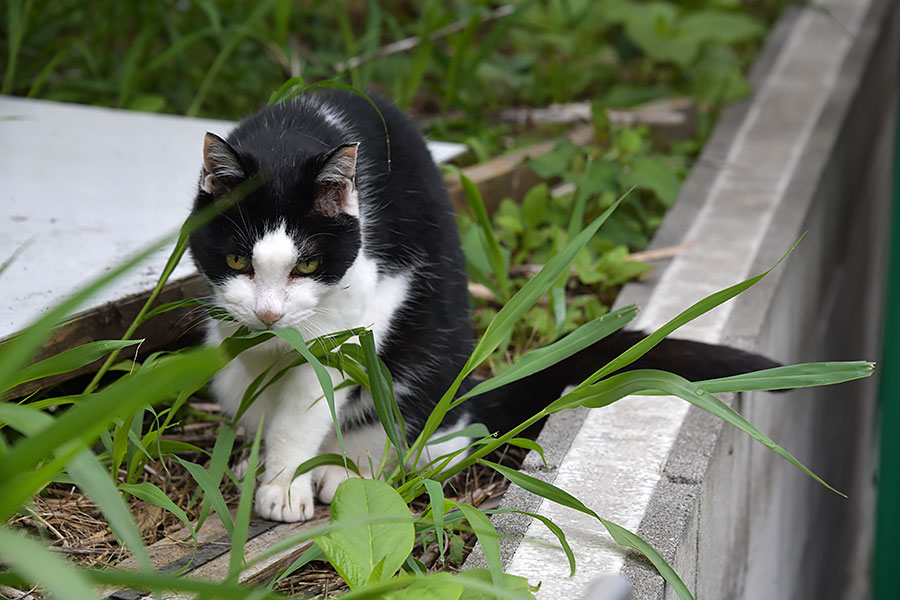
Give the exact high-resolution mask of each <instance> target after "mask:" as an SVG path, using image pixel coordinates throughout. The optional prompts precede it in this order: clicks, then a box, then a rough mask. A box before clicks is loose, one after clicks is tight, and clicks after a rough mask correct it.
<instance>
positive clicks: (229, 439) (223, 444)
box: [197, 426, 235, 529]
mask: <svg viewBox="0 0 900 600" xmlns="http://www.w3.org/2000/svg"><path fill="white" fill-rule="evenodd" d="M234 436H235V431H234V429H233V428H231V427H228V426H225V427H222V428H221V429H219V434H218V435H217V436H216V443H215V445H214V446H213V453H212V458H210V461H209V476H210V477H211V478H212V480H213V481H215V482H217V483H216V485H219V482H221V481H222V477H224V475H225V469H227V468H228V460H229V459H230V458H231V449H232V448H234ZM210 502H211V498H209V497H208V496H204V497H203V502H202V503H201V504H200V515H199V516H198V517H197V529H200V527H201V526H202V525H203V521H205V520H206V517H207V516H209V509H210V508H211V507H212V505H211V503H210Z"/></svg>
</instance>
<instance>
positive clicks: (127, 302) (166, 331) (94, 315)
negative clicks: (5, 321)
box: [5, 275, 207, 398]
mask: <svg viewBox="0 0 900 600" xmlns="http://www.w3.org/2000/svg"><path fill="white" fill-rule="evenodd" d="M205 286H206V284H205V283H204V282H203V281H202V279H201V278H200V276H199V275H192V276H189V277H185V278H182V279H179V280H177V281H172V282H169V284H168V285H166V287H165V288H164V289H163V291H162V292H161V293H160V295H159V297H158V304H163V303H166V302H176V301H178V300H185V299H187V298H195V297H202V296H204V295H206V293H207V292H206V287H205ZM149 296H150V292H149V291H146V292H141V293H137V294H132V295H131V296H128V297H126V298H123V299H121V300H115V301H112V302H106V303H104V304H101V305H99V306H95V307H93V308H91V309H89V310H87V311H84V312H82V313H80V314H78V315H77V316H75V317H74V318H72V319H71V320H69V321H67V322H66V323H64V324H63V325H61V326H60V327H59V328H58V329H57V330H56V331H55V332H54V333H53V335H52V336H51V337H50V339H49V340H47V342H46V343H45V344H44V346H43V348H42V349H41V351H40V352H39V353H38V355H37V356H36V357H35V361H37V360H41V359H42V358H46V357H48V356H52V355H54V354H57V353H59V352H62V351H63V350H68V349H69V348H74V347H75V346H79V345H81V344H85V343H87V342H91V341H94V340H103V339H119V338H120V337H121V336H122V334H123V333H125V330H126V329H127V328H128V326H129V325H130V324H131V322H132V321H133V320H134V318H135V316H137V314H138V311H140V309H141V307H142V306H143V305H144V302H146V300H147V298H148V297H149ZM196 310H198V308H197V307H193V308H183V309H178V310H173V311H170V312H167V313H163V314H160V315H156V316H155V317H153V318H152V319H150V320H149V321H147V322H146V323H144V324H143V325H141V326H140V327H138V329H137V331H136V332H135V335H134V339H143V340H144V342H143V343H142V344H141V345H140V347H139V356H146V355H147V354H149V353H150V352H155V351H157V350H161V349H164V348H172V347H173V344H175V343H176V342H181V343H183V344H184V345H187V344H189V343H197V342H199V341H200V334H201V333H202V329H201V328H200V327H198V326H197V325H198V323H197V321H196V318H197V315H196V313H192V311H196ZM192 325H193V327H192ZM130 356H131V357H134V354H133V353H132V354H131V355H130ZM99 364H100V363H99V361H98V362H97V363H94V364H91V365H88V366H86V367H84V368H82V369H80V370H78V371H73V372H70V373H64V374H61V375H56V376H53V377H46V378H44V379H40V380H38V381H33V382H29V383H25V384H22V385H20V386H18V387H16V388H14V389H12V390H10V391H9V392H8V393H7V394H6V395H5V398H20V397H23V396H26V395H28V394H30V393H32V392H34V391H35V390H37V389H40V388H45V387H47V386H50V385H54V384H57V383H60V382H63V381H66V380H68V379H71V378H73V377H76V376H78V375H82V374H84V373H90V372H93V371H96V370H97V368H98V365H99Z"/></svg>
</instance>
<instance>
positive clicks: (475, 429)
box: [425, 423, 491, 446]
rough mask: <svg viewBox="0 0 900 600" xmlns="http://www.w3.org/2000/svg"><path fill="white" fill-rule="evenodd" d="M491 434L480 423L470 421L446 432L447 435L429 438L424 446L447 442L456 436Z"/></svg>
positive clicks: (477, 436)
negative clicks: (455, 429)
mask: <svg viewBox="0 0 900 600" xmlns="http://www.w3.org/2000/svg"><path fill="white" fill-rule="evenodd" d="M489 435H491V432H490V431H488V428H487V427H485V426H484V424H482V423H472V424H471V425H467V426H466V427H463V428H462V429H460V430H458V431H454V432H452V433H448V434H447V435H442V436H440V437H436V438H431V439H430V440H428V443H427V444H425V445H426V446H436V445H438V444H443V443H444V442H449V441H450V440H453V439H456V438H458V437H468V438H475V439H478V438H483V437H487V436H489Z"/></svg>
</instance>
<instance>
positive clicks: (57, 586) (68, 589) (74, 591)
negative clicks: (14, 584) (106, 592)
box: [0, 528, 97, 600]
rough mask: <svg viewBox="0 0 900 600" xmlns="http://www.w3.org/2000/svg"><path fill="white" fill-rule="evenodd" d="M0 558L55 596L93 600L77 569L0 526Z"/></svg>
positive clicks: (39, 546)
mask: <svg viewBox="0 0 900 600" xmlns="http://www.w3.org/2000/svg"><path fill="white" fill-rule="evenodd" d="M0 558H2V559H3V560H2V562H3V564H5V565H7V566H8V567H9V568H10V569H11V570H12V571H13V572H14V573H18V574H19V575H21V576H22V578H24V579H25V580H27V581H29V582H31V583H33V584H35V585H38V586H40V587H41V588H42V589H44V590H47V591H48V592H49V593H50V596H52V597H54V598H66V599H67V600H68V599H71V600H96V598H97V595H96V594H95V593H94V589H93V586H92V585H91V582H90V580H89V579H88V578H87V577H85V575H84V573H83V572H82V571H81V570H80V569H73V568H72V565H70V564H69V563H67V562H66V561H65V560H63V559H61V558H59V557H58V556H56V555H55V554H53V552H51V551H50V550H47V549H46V548H43V547H42V546H41V545H40V544H38V543H37V542H35V541H34V540H32V539H30V538H28V537H26V536H24V535H20V534H18V533H13V532H12V531H9V530H7V529H5V528H4V529H0Z"/></svg>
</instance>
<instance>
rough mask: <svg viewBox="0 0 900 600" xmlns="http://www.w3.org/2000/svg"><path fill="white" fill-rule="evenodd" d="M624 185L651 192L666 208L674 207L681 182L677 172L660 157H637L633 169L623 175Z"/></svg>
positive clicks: (633, 162)
mask: <svg viewBox="0 0 900 600" xmlns="http://www.w3.org/2000/svg"><path fill="white" fill-rule="evenodd" d="M621 181H622V185H623V186H625V187H631V186H634V187H636V188H638V189H643V190H650V191H652V192H653V193H655V194H656V196H657V197H658V198H659V200H660V201H661V202H662V203H663V204H664V205H666V206H672V204H674V203H675V198H676V197H677V196H678V189H679V188H680V187H681V182H680V181H679V180H678V175H677V174H676V173H675V170H674V169H673V168H672V167H671V166H669V165H668V164H667V163H666V161H665V160H664V159H663V158H662V157H659V156H635V157H634V160H633V161H632V163H631V169H629V171H628V172H627V173H624V174H623V175H622V180H621Z"/></svg>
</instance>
